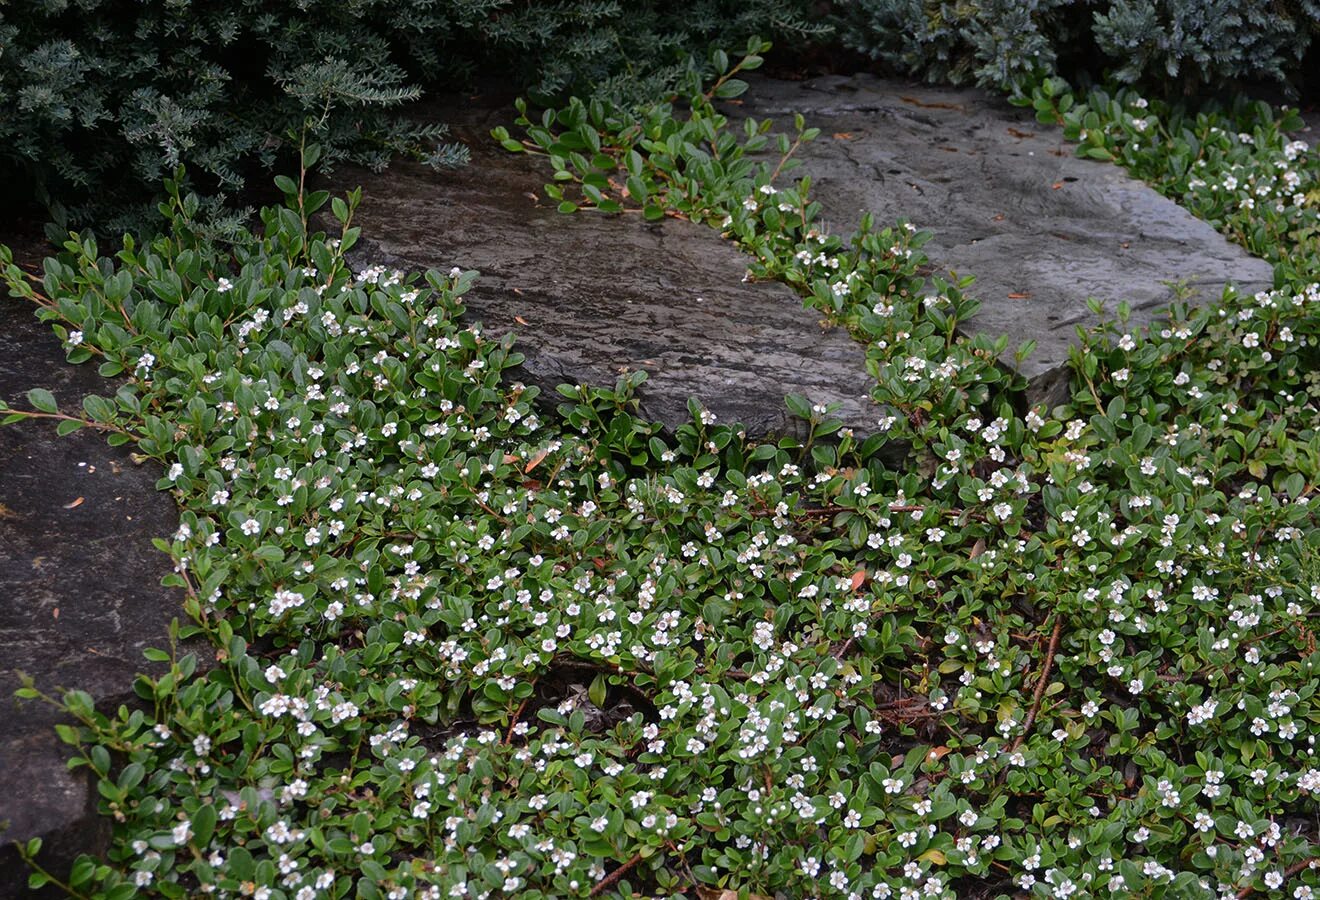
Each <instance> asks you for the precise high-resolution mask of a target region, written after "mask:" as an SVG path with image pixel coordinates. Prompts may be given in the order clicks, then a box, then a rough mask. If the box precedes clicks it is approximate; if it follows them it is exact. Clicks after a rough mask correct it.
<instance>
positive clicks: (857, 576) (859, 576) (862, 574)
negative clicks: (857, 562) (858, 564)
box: [852, 569, 866, 591]
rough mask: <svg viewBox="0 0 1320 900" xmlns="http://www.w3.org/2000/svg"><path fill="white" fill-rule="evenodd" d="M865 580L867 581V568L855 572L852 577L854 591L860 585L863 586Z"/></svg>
mask: <svg viewBox="0 0 1320 900" xmlns="http://www.w3.org/2000/svg"><path fill="white" fill-rule="evenodd" d="M865 581H866V570H865V569H858V570H857V571H856V572H854V573H853V577H852V589H853V590H854V591H855V590H857V589H858V588H860V587H861V586H862V584H863V583H864V582H865Z"/></svg>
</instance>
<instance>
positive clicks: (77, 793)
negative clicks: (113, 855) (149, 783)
mask: <svg viewBox="0 0 1320 900" xmlns="http://www.w3.org/2000/svg"><path fill="white" fill-rule="evenodd" d="M34 387H44V388H48V389H50V390H51V391H52V392H53V393H54V394H55V396H56V398H57V400H58V401H59V402H60V405H61V406H62V407H64V408H69V409H80V408H81V405H82V398H83V397H84V396H86V395H87V394H107V393H110V392H111V389H112V384H111V382H109V381H107V380H106V379H103V378H101V377H100V376H99V375H98V374H97V372H96V367H95V366H94V365H92V364H87V365H82V366H71V365H69V364H68V363H67V362H65V360H64V352H63V350H62V349H61V347H60V344H59V341H57V340H56V339H55V337H54V335H53V334H51V331H50V327H49V326H48V325H46V324H44V323H42V322H38V321H37V320H36V319H35V318H34V317H33V314H32V309H31V307H30V306H28V305H27V304H24V303H19V302H17V301H12V300H7V299H0V398H4V399H5V400H6V401H8V402H10V403H11V404H13V405H15V406H24V407H25V406H26V405H27V404H26V399H25V394H26V393H27V391H28V390H30V389H31V388H34ZM160 476H161V471H160V468H159V467H158V466H156V465H154V464H150V463H149V464H144V465H138V464H136V463H134V462H133V461H132V459H131V457H130V451H129V448H127V447H119V448H112V447H110V446H108V445H107V444H106V442H105V436H104V435H102V434H99V433H96V432H92V431H86V430H84V431H78V432H75V433H73V434H71V435H68V436H66V437H57V436H56V434H55V428H54V426H53V425H48V424H46V423H35V422H23V423H19V424H17V425H7V426H4V427H3V428H0V709H3V710H4V718H3V721H4V726H3V727H2V728H0V897H18V896H24V897H27V896H32V895H31V894H29V893H27V888H26V884H27V872H26V867H25V866H23V865H22V864H21V863H20V862H19V860H18V858H17V855H16V854H15V852H14V850H13V848H12V847H11V846H9V844H10V842H11V841H23V840H27V839H29V838H32V837H41V838H43V840H44V842H45V847H44V848H43V851H42V852H43V857H44V859H45V860H46V861H47V862H48V863H49V864H50V865H51V867H52V869H53V870H54V871H56V872H57V873H62V872H64V871H67V868H68V865H69V864H70V863H71V862H72V861H73V859H74V858H75V857H76V856H77V855H78V854H79V853H91V854H93V855H95V854H97V853H99V852H101V851H103V850H104V848H105V842H106V841H107V840H108V838H109V833H110V823H109V821H108V820H103V819H100V818H99V817H98V816H97V815H96V797H97V795H96V791H95V789H94V787H93V786H92V784H91V781H90V780H89V778H88V776H87V770H86V769H79V770H77V771H75V772H70V771H68V769H67V767H66V761H67V760H68V758H69V756H70V755H71V750H70V748H68V747H66V746H65V745H64V744H63V743H62V742H61V741H60V740H59V738H58V737H57V735H56V734H55V729H54V725H55V724H56V723H57V722H62V721H67V719H65V718H64V717H63V716H62V715H61V714H60V713H59V711H58V710H56V709H54V708H53V707H50V706H48V705H46V704H45V703H41V702H38V701H26V700H24V701H20V700H16V699H15V698H14V691H15V690H17V689H18V687H19V686H20V681H19V677H18V673H19V672H20V671H21V672H26V673H27V674H28V675H31V676H32V677H33V678H34V679H35V680H36V683H37V686H38V687H39V688H41V689H42V690H44V691H45V692H47V693H49V694H53V695H56V696H58V695H59V693H60V690H59V689H60V688H69V689H82V690H85V691H87V692H88V693H90V694H91V695H92V697H93V698H94V699H95V700H96V701H97V706H98V708H99V709H101V710H102V711H106V710H109V711H113V710H114V709H116V708H117V707H118V705H119V704H120V703H124V702H128V701H129V700H130V698H132V696H133V693H132V686H133V680H134V677H135V676H136V674H137V673H138V672H142V671H148V670H149V669H150V668H151V667H150V666H149V664H148V663H147V662H146V660H145V659H143V656H142V651H143V650H144V649H146V648H148V647H167V646H168V634H169V623H170V620H171V619H174V618H176V617H178V618H181V617H182V616H183V611H182V608H181V602H182V595H181V594H179V593H177V592H175V591H171V590H168V589H166V588H164V587H161V585H160V579H161V578H162V577H163V576H164V575H166V574H167V573H168V572H169V571H170V562H169V558H168V557H166V556H165V555H164V554H162V553H160V552H159V551H157V550H156V549H155V548H154V547H153V546H152V544H151V539H152V538H153V537H164V536H168V535H170V534H172V533H173V532H174V531H175V529H177V527H178V513H177V511H176V509H175V506H174V503H173V502H172V501H171V499H170V497H169V495H168V494H165V493H162V492H159V491H157V490H156V480H157V479H158V478H160Z"/></svg>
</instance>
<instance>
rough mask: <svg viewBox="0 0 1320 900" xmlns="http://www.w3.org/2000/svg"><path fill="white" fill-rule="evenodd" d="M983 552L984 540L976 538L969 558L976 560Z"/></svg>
mask: <svg viewBox="0 0 1320 900" xmlns="http://www.w3.org/2000/svg"><path fill="white" fill-rule="evenodd" d="M984 552H985V538H977V539H976V543H975V544H972V552H971V553H970V554H969V558H970V559H976V558H977V557H978V556H980V555H981V554H982V553H984Z"/></svg>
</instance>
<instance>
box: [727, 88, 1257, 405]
mask: <svg viewBox="0 0 1320 900" xmlns="http://www.w3.org/2000/svg"><path fill="white" fill-rule="evenodd" d="M729 112H730V114H731V115H733V116H747V115H751V116H756V117H758V118H765V117H770V118H774V119H775V120H776V122H777V123H778V124H780V125H782V124H784V123H785V122H788V121H791V118H790V117H791V114H792V113H795V112H800V113H802V114H803V115H804V116H805V117H806V120H807V124H808V125H809V126H812V127H818V128H820V129H821V135H820V137H819V138H818V139H817V140H816V141H814V142H811V143H809V144H806V145H805V146H803V148H802V149H801V150H800V151H799V153H798V156H799V157H800V158H801V159H802V160H803V163H804V165H803V167H802V168H801V169H800V170H798V171H799V172H800V173H802V174H809V175H810V176H811V179H812V185H813V187H812V193H813V196H814V197H815V199H817V200H819V201H820V202H821V204H822V207H823V215H824V218H825V220H826V224H827V225H828V226H829V228H830V229H831V230H833V231H836V232H843V233H848V232H851V231H853V230H854V229H855V228H856V226H857V223H858V221H859V219H860V218H861V216H862V214H863V213H865V212H867V211H871V212H873V213H874V214H875V217H876V222H877V224H878V225H885V224H888V223H890V222H893V221H896V220H898V219H900V218H902V219H906V220H908V221H909V222H911V223H912V224H914V225H916V226H917V227H919V228H923V229H926V230H929V231H931V232H933V233H934V238H933V239H932V240H931V242H930V243H928V244H927V245H926V247H925V248H924V249H925V250H926V252H927V254H928V255H929V256H930V259H931V262H932V263H933V265H934V266H935V268H936V270H937V271H949V270H952V271H955V272H957V273H958V274H959V275H974V276H975V277H976V283H975V284H974V285H973V287H972V289H971V293H972V294H973V295H974V296H976V297H977V298H978V299H979V300H980V301H981V303H982V306H981V310H980V312H979V313H978V314H977V315H976V317H975V318H973V319H972V320H971V321H970V322H969V323H968V329H969V330H972V331H978V332H983V333H987V334H990V335H992V336H997V335H1001V334H1004V335H1008V336H1009V339H1010V344H1009V350H1010V355H1011V351H1012V350H1013V349H1014V348H1016V347H1017V346H1018V345H1019V344H1020V343H1021V342H1022V341H1024V340H1026V339H1028V338H1032V339H1034V340H1035V341H1036V342H1037V349H1036V352H1035V353H1034V354H1033V355H1032V356H1031V357H1030V358H1028V359H1027V360H1026V362H1025V363H1024V364H1023V365H1022V366H1021V371H1022V372H1023V374H1025V375H1026V376H1027V377H1028V379H1029V381H1030V390H1029V393H1030V398H1029V399H1032V400H1043V401H1046V402H1049V403H1059V402H1062V401H1063V400H1065V399H1066V390H1067V372H1066V364H1067V360H1068V348H1069V346H1070V345H1071V344H1073V343H1074V342H1075V340H1076V331H1075V326H1077V325H1083V326H1086V325H1090V324H1092V323H1093V322H1094V321H1095V316H1094V315H1093V314H1092V313H1091V312H1090V310H1089V309H1088V308H1087V299H1088V298H1090V297H1096V298H1098V299H1100V300H1102V301H1104V302H1105V304H1106V306H1107V308H1108V309H1110V310H1114V309H1116V308H1117V304H1118V303H1119V302H1120V301H1124V300H1126V301H1127V302H1128V304H1129V305H1130V306H1131V308H1132V321H1133V322H1134V323H1135V324H1136V325H1144V324H1147V323H1149V322H1151V321H1153V320H1154V318H1155V316H1156V314H1157V312H1158V310H1159V309H1160V308H1161V307H1163V306H1166V305H1168V304H1169V303H1170V302H1171V301H1172V300H1174V299H1175V297H1176V291H1177V289H1176V288H1175V285H1182V286H1184V287H1186V288H1187V289H1190V290H1191V291H1192V292H1193V295H1194V297H1193V302H1194V301H1195V298H1200V299H1201V300H1202V301H1204V300H1208V299H1217V298H1218V297H1219V295H1220V294H1221V293H1222V291H1223V288H1224V286H1225V284H1227V283H1229V282H1233V283H1235V284H1236V285H1237V286H1238V288H1239V289H1240V290H1243V291H1247V292H1255V291H1258V290H1262V289H1266V288H1268V287H1270V286H1272V284H1273V280H1274V278H1273V269H1272V268H1271V267H1270V265H1269V264H1268V263H1266V262H1265V261H1264V260H1261V259H1258V258H1256V257H1253V256H1251V255H1250V254H1248V253H1247V252H1246V251H1245V250H1243V249H1242V248H1241V247H1239V246H1238V245H1236V244H1233V243H1230V242H1229V241H1228V240H1227V239H1225V238H1224V237H1223V236H1222V235H1220V234H1219V233H1218V232H1216V231H1215V230H1214V229H1213V228H1212V227H1211V226H1210V225H1208V224H1206V223H1205V222H1203V221H1201V220H1200V219H1197V218H1196V217H1195V216H1193V215H1192V214H1191V213H1189V212H1188V211H1187V210H1185V209H1183V208H1182V207H1180V206H1179V205H1178V204H1176V203H1174V202H1173V201H1172V200H1169V199H1167V198H1165V197H1163V196H1161V195H1160V194H1158V193H1157V192H1156V191H1155V190H1153V189H1152V188H1150V187H1149V186H1147V185H1145V184H1143V183H1142V182H1140V181H1138V180H1136V179H1134V178H1132V177H1130V176H1129V175H1127V173H1126V172H1124V171H1123V170H1122V169H1121V168H1119V167H1118V166H1115V165H1112V164H1110V163H1105V162H1096V161H1093V160H1085V159H1079V158H1078V157H1076V156H1074V147H1073V145H1070V144H1067V143H1065V142H1064V141H1063V136H1062V133H1061V132H1060V130H1059V129H1058V128H1054V127H1049V126H1044V125H1040V124H1037V122H1036V121H1035V119H1034V117H1033V116H1032V115H1031V114H1029V113H1026V112H1024V111H1022V110H1020V109H1017V108H1015V107H1012V106H1010V105H1008V104H1007V103H1006V102H1004V101H1003V100H1001V99H1000V98H997V97H993V96H991V95H989V94H987V93H986V92H984V91H980V90H955V89H950V88H931V87H925V86H916V85H912V84H910V83H907V82H901V81H893V80H885V79H880V78H874V77H871V76H867V75H858V76H853V77H851V78H844V77H839V76H829V77H825V78H820V79H815V80H812V81H806V82H788V81H777V80H773V79H758V80H756V81H755V82H754V83H753V85H752V88H751V90H750V91H749V92H748V93H747V94H746V95H745V99H744V102H743V104H742V105H741V106H738V107H731V108H730V110H729Z"/></svg>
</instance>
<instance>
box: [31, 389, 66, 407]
mask: <svg viewBox="0 0 1320 900" xmlns="http://www.w3.org/2000/svg"><path fill="white" fill-rule="evenodd" d="M27 399H28V403H31V404H32V407H33V408H34V409H37V410H39V411H41V412H44V413H57V412H59V411H60V410H59V406H58V404H56V402H55V395H54V394H52V393H51V392H50V391H48V390H46V389H45V388H33V389H32V390H30V391H28V392H27Z"/></svg>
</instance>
